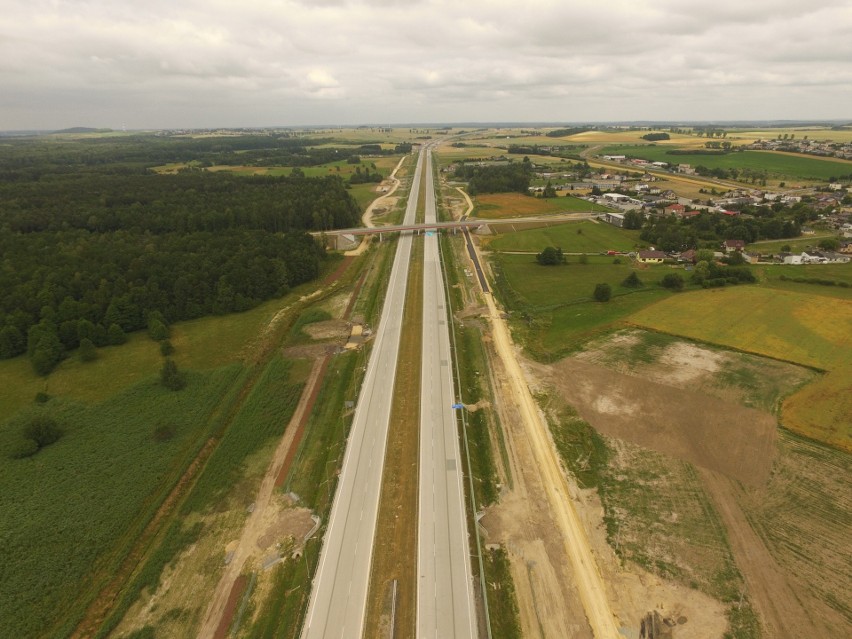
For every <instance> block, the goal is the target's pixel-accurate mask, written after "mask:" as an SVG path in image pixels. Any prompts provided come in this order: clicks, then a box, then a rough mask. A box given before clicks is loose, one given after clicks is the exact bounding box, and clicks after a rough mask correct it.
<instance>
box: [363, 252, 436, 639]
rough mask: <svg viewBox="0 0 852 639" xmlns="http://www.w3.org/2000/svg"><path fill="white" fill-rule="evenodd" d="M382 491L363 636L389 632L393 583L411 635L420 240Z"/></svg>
mask: <svg viewBox="0 0 852 639" xmlns="http://www.w3.org/2000/svg"><path fill="white" fill-rule="evenodd" d="M411 266H412V268H411V271H410V272H409V276H408V277H409V280H408V290H407V293H406V301H405V314H404V316H403V325H402V326H403V328H402V331H403V333H404V334H405V335H407V336H408V337H407V338H406V339H404V340H402V343H401V344H400V349H399V360H400V362H402V363H404V364H403V365H401V366H399V368H398V369H397V378H396V384H395V386H394V399H393V406H392V408H391V424H390V431H389V433H388V447H387V454H386V456H385V472H384V477H383V479H382V496H381V503H380V505H379V516H378V521H377V525H376V540H375V543H376V544H377V545H379V546H380V547H381V552H376V553H374V555H373V567H372V575H371V578H370V593H369V595H368V599H367V621H366V626H365V628H366V631H365V636H366V637H388V636H390V635H389V631H390V626H389V624H390V618H391V609H392V601H391V600H392V596H391V593H392V587H393V586H392V584H393V581H394V580H396V582H397V592H396V610H395V613H394V615H393V616H394V619H395V628H396V636H399V637H407V636H413V635H414V624H415V620H416V610H417V561H416V557H417V488H418V478H419V473H418V466H417V464H418V438H419V431H420V429H419V424H420V349H421V341H422V324H423V244H422V242H415V243H414V245H413V247H412V264H411Z"/></svg>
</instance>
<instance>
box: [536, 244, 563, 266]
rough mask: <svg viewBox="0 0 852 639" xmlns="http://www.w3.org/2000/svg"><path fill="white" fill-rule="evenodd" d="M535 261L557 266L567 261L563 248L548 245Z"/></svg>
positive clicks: (543, 264)
mask: <svg viewBox="0 0 852 639" xmlns="http://www.w3.org/2000/svg"><path fill="white" fill-rule="evenodd" d="M535 261H536V262H538V263H539V264H541V265H542V266H555V265H557V264H562V263H563V262H564V261H565V255H563V253H562V249H561V248H557V247H555V246H548V247H546V248H545V249H544V250H543V251H542V252H541V253H539V254H538V255H536V256H535Z"/></svg>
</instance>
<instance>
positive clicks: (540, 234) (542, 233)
mask: <svg viewBox="0 0 852 639" xmlns="http://www.w3.org/2000/svg"><path fill="white" fill-rule="evenodd" d="M484 243H485V245H486V246H487V248H488V249H489V250H492V251H532V252H536V253H538V252H540V251H541V250H542V249H543V248H545V247H546V246H556V247H559V248H561V249H562V250H563V251H565V252H566V253H601V252H606V251H610V250H612V251H625V252H628V251H633V250H635V249H637V248H639V247H644V246H646V244H645V243H644V242H642V240H640V239H639V231H626V230H623V229H619V228H616V227H615V226H612V225H611V224H603V223H596V222H585V221H584V222H569V223H566V224H559V225H557V226H548V227H542V228H537V229H529V230H526V231H517V232H515V233H504V234H502V235H499V236H497V237H495V238H494V239H490V238H489V239H486V240H485V242H484ZM622 259H623V260H624V261H625V262H626V261H627V258H622ZM609 261H610V262H612V259H610V260H609Z"/></svg>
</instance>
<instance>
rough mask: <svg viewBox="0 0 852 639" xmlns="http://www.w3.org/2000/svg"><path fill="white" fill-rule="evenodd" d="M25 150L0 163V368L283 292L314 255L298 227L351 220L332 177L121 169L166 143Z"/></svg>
mask: <svg viewBox="0 0 852 639" xmlns="http://www.w3.org/2000/svg"><path fill="white" fill-rule="evenodd" d="M279 142H280V140H278V141H276V140H275V139H272V138H270V139H267V138H265V137H263V136H245V139H240V136H236V137H235V138H225V139H223V140H219V139H216V140H208V139H202V140H197V141H190V142H186V143H184V142H182V143H181V144H182V145H184V146H181V147H180V148H185V147H188V148H192V149H195V150H198V151H199V152H200V153H206V152H208V150H209V151H210V152H211V153H212V152H214V150H215V149H216V148H218V146H217V145H220V144H221V145H222V148H225V149H229V150H230V149H234V148H237V147H241V146H248V147H251V146H253V145H255V144H260V145H271V146H274V145H276V144H279ZM28 144H29V146H28V145H27V144H16V145H13V147H14V149H13V152H12V153H10V154H8V155H6V154H4V155H3V158H2V159H0V290H2V291H3V295H2V297H0V358H8V357H14V356H16V355H20V354H22V353H28V355H29V356H30V359H31V361H32V363H33V367H34V368H35V370H36V372H38V373H39V374H47V373H48V372H50V370H51V369H52V368H53V367H55V366H56V364H57V363H58V362H59V361H60V360H61V359H62V358H63V357H64V356H65V355H66V354H67V353H68V352H69V351H71V350H74V349H76V348H78V347H80V346H81V345H82V346H83V347H85V349H86V351H87V353H88V354H91V353H90V352H89V351H90V350H91V347H95V346H104V345H108V344H118V343H121V342H123V341H124V340H125V339H126V337H125V336H126V334H127V333H128V332H131V331H136V330H139V329H143V328H146V327H148V328H149V330H150V329H151V322H152V318H154V319H156V320H158V321H161V322H162V323H163V324H165V325H167V324H168V323H169V322H174V321H178V320H186V319H192V318H196V317H201V316H204V315H210V314H221V313H229V312H234V311H243V310H247V309H249V308H252V307H253V306H255V305H257V304H259V303H260V302H262V301H264V300H267V299H270V298H272V297H277V296H280V295H283V294H284V293H286V292H287V291H288V290H290V288H292V287H293V286H296V285H298V284H301V283H303V282H307V281H309V280H311V279H313V278H315V277H317V275H318V274H319V272H320V270H321V265H322V261H323V259H325V251H324V249H323V248H321V247H320V246H319V245H318V244H317V243H316V241H315V240H314V239H313V238H312V237H311V236H309V235H307V234H306V233H305V231H306V230H324V229H332V228H340V227H349V226H355V225H356V224H357V223H358V219H359V213H360V211H359V208H358V206H357V204H356V202H355V201H354V199H353V198H352V197H351V195H350V194H349V192H348V191H347V189H346V185H345V183H344V182H343V180H342V179H341V178H340V177H338V176H328V177H321V178H307V177H304V175H299V174H298V169H296V174H294V175H291V176H287V177H240V176H235V175H228V174H223V173H209V172H197V173H185V174H177V175H159V174H155V173H153V172H150V171H149V170H148V167H146V166H144V164H143V165H136V164H132V163H131V164H128V163H127V162H126V160H127V159H128V158H134V159H139V158H142V157H145V158H148V161H156V162H160V161H162V159H163V150H164V148H171V146H170V144H168V143H164V142H162V141H160V140H156V139H150V140H148V141H147V142H146V144H148V145H149V146H150V148H149V149H148V150H147V151H145V150H144V149H142V147H144V146H145V144H142V143H141V142H140V141H139V140H137V139H136V138H131V139H129V140H126V141H125V143H124V146H123V145H122V143H121V142H120V141H118V142H117V141H115V140H114V139H110V141H109V143H104V142H102V141H100V139H95V140H92V141H91V143H90V144H88V146H87V144H83V143H78V142H74V143H73V144H69V145H68V146H67V147H66V146H64V145H62V144H54V143H37V142H32V143H28ZM22 149H23V150H27V149H29V155H27V154H26V153H24V151H22ZM108 158H111V159H112V162H111V163H110V162H107V161H106V159H108ZM94 159H98V161H97V162H94ZM101 159H103V160H104V161H103V162H101ZM75 162H76V164H75ZM4 170H5V171H6V173H2V172H3V171H4ZM10 173H11V177H10ZM154 330H157V324H156V323H154ZM81 359H82V355H81Z"/></svg>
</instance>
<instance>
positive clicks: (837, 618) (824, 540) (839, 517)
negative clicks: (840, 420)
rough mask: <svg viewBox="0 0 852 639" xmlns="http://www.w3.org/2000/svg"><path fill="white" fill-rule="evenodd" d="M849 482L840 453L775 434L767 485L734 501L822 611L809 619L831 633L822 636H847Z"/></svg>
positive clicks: (850, 463) (846, 459) (851, 603)
mask: <svg viewBox="0 0 852 639" xmlns="http://www.w3.org/2000/svg"><path fill="white" fill-rule="evenodd" d="M850 479H852V459H850V456H849V453H848V452H844V451H839V450H836V449H833V448H831V447H828V446H825V445H822V444H820V443H818V442H815V441H813V440H811V439H808V438H804V437H799V436H797V435H796V434H794V433H792V432H790V431H788V430H786V429H780V430H779V437H778V444H777V456H776V459H775V463H774V465H773V469H772V475H771V476H770V478H769V481H768V483H767V485H766V486H765V487H761V488H760V489H753V490H746V491H743V493H742V495H741V502H742V508H743V511H744V512H745V513H746V515H747V516H748V519H749V522H750V523H751V525H752V527H753V528H754V530H755V531H756V532H757V533H758V534H759V535H760V537H761V538H762V539H763V541H764V543H765V544H766V547H767V548H768V549H769V550H770V552H771V553H772V556H773V558H774V559H775V561H776V562H777V563H778V565H779V566H781V567H782V568H783V569H784V571H785V572H786V573H787V575H789V578H790V580H791V582H792V583H793V584H794V587H796V588H797V589H798V591H799V592H800V593H803V594H804V595H805V596H806V597H813V599H816V600H817V601H819V602H820V603H821V604H823V605H824V606H826V608H827V610H824V611H821V610H819V609H816V610H814V609H811V610H809V612H810V613H811V614H813V615H814V616H817V617H819V618H820V619H821V620H823V621H824V622H825V623H826V626H828V627H831V626H833V630H834V633H832V634H831V635H828V636H837V637H840V636H848V635H849V632H850V629H852V594H850V593H852V583H850V575H852V557H850V554H849V552H848V545H849V544H848V538H849V529H850V527H852V495H850V491H849V482H850ZM815 636H816V635H815Z"/></svg>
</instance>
